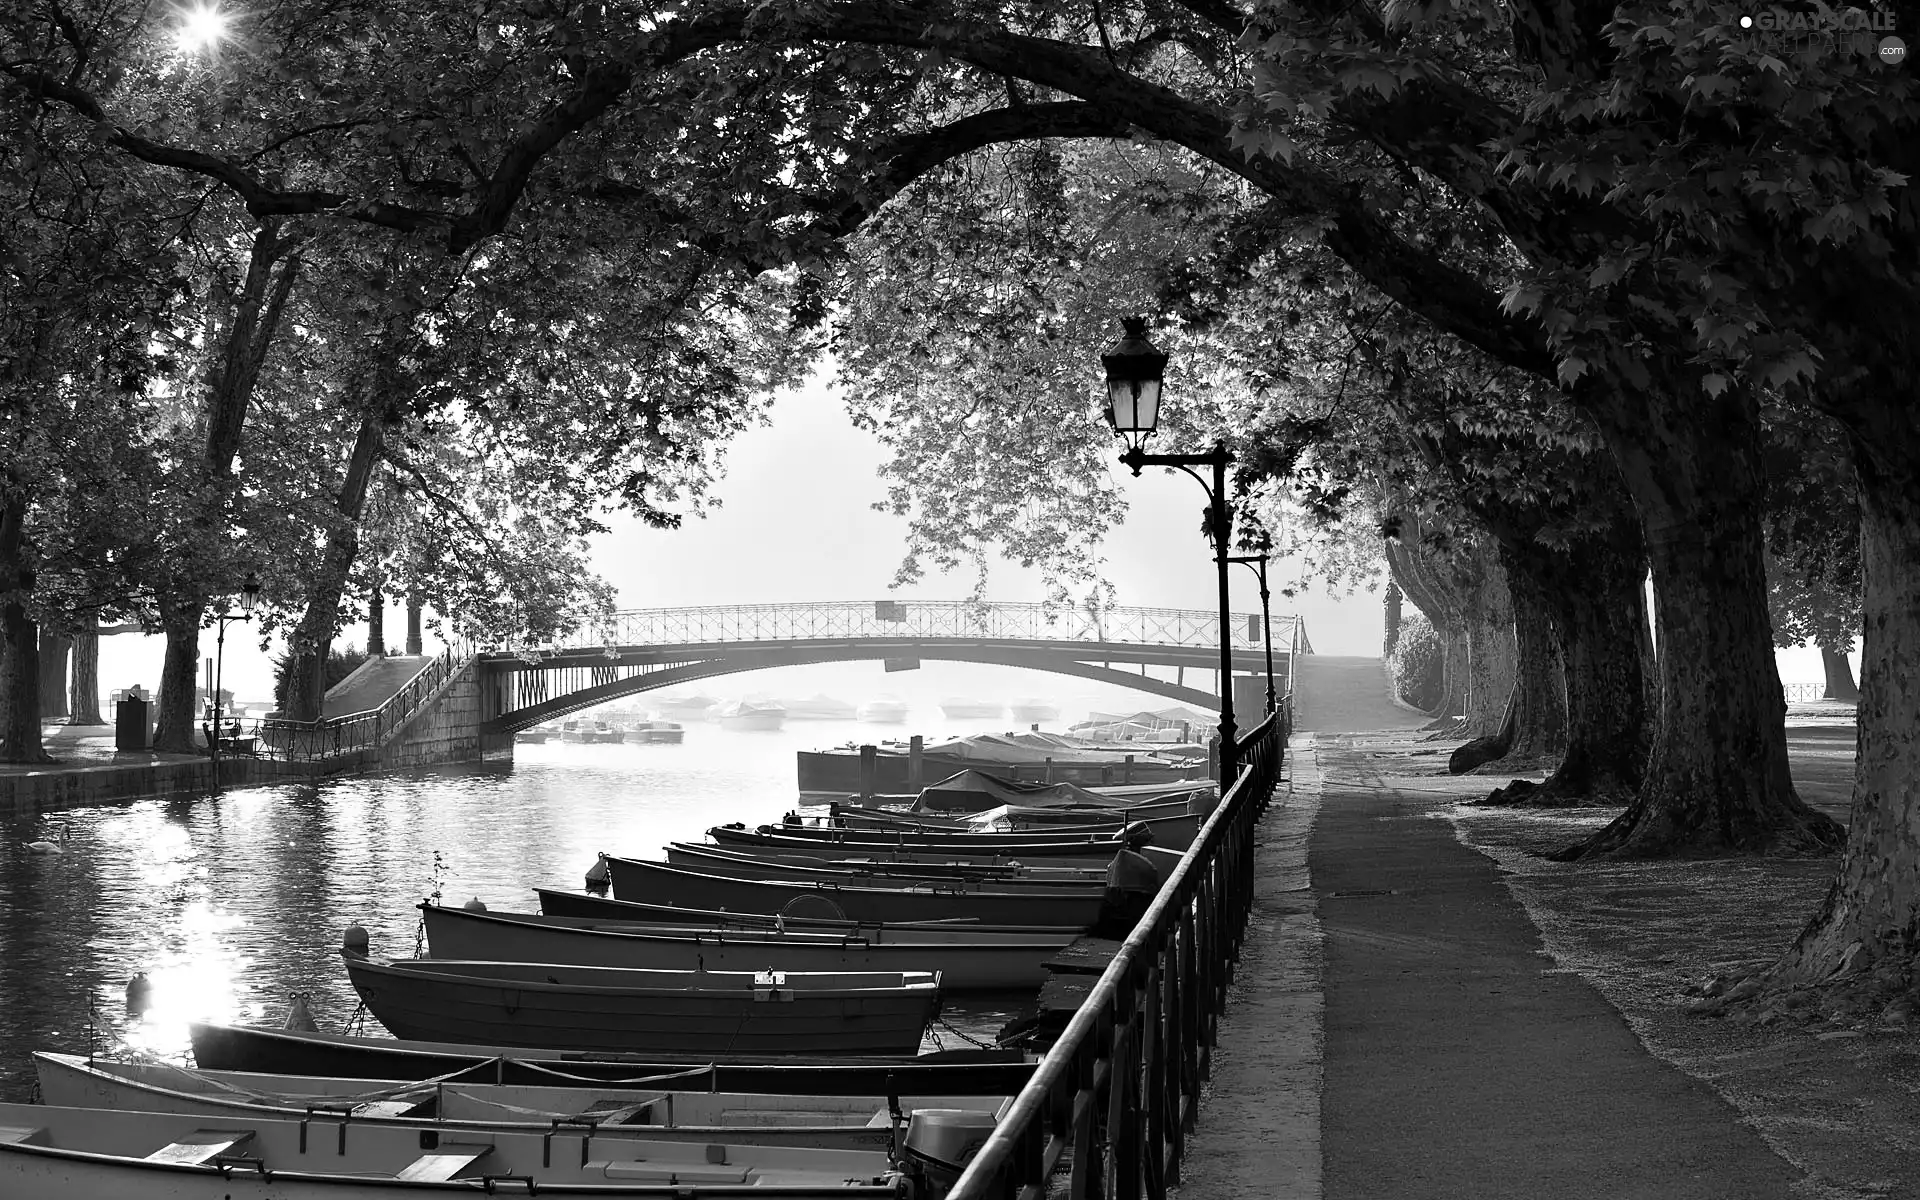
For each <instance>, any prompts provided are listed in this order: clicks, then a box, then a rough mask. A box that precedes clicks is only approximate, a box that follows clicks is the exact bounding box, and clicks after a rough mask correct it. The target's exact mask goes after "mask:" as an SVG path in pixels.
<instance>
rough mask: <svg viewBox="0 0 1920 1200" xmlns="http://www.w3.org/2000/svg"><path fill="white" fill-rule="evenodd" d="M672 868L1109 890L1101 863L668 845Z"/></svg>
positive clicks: (1012, 888) (739, 875)
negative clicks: (778, 853)
mask: <svg viewBox="0 0 1920 1200" xmlns="http://www.w3.org/2000/svg"><path fill="white" fill-rule="evenodd" d="M667 865H668V866H670V867H683V868H685V869H686V870H689V871H700V872H702V873H704V874H708V875H724V876H726V877H727V878H729V879H772V880H780V881H783V882H784V881H799V882H806V883H824V884H829V885H831V886H835V887H876V888H899V887H945V888H965V887H977V888H981V889H983V890H987V891H996V892H1017V893H1025V892H1030V891H1033V890H1035V889H1036V888H1038V889H1060V890H1065V891H1071V890H1073V889H1075V888H1081V887H1094V888H1103V887H1105V886H1106V873H1105V870H1104V868H1102V867H1101V866H1100V865H1099V864H1097V863H1096V864H1094V865H1093V866H1092V867H1090V868H1088V869H1086V870H1080V871H1073V870H1065V871H1063V870H1059V869H1055V870H1052V871H1048V872H1025V871H1016V870H1014V869H1010V868H1008V867H1005V866H1001V865H999V864H988V865H987V866H984V867H981V868H977V869H969V868H967V867H965V866H955V867H950V868H949V867H932V866H919V867H916V866H914V865H912V864H904V863H903V864H875V865H872V866H860V867H850V866H840V865H835V864H833V863H830V862H825V861H819V860H816V861H814V862H812V863H800V862H794V861H791V860H780V859H769V858H757V857H755V856H754V855H753V854H751V853H740V852H735V853H728V852H726V851H724V850H721V849H719V848H718V847H715V848H714V849H712V850H707V849H702V848H700V847H696V846H689V847H685V848H680V847H674V846H669V847H668V848H667Z"/></svg>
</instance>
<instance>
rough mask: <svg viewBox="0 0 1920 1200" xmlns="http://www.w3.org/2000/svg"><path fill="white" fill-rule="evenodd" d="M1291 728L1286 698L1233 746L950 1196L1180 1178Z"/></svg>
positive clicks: (1108, 1188)
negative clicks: (1199, 813) (1189, 837)
mask: <svg viewBox="0 0 1920 1200" xmlns="http://www.w3.org/2000/svg"><path fill="white" fill-rule="evenodd" d="M1289 732H1290V727H1289V725H1288V721H1287V708H1286V707H1284V706H1283V707H1282V708H1281V709H1280V711H1278V712H1275V713H1274V714H1272V715H1271V716H1269V717H1268V718H1267V719H1266V720H1265V721H1263V722H1262V723H1261V724H1260V726H1259V727H1258V728H1256V729H1255V730H1254V731H1253V732H1252V733H1251V734H1249V735H1248V736H1247V738H1246V739H1245V740H1244V741H1242V742H1241V743H1240V744H1241V747H1242V749H1241V761H1242V763H1243V764H1244V765H1243V769H1242V773H1241V775H1240V778H1239V779H1238V780H1237V781H1236V782H1235V783H1234V785H1233V787H1232V788H1231V789H1229V790H1228V792H1227V794H1226V796H1225V798H1224V799H1223V800H1222V801H1221V803H1220V804H1219V805H1218V806H1217V807H1216V808H1215V809H1214V811H1213V813H1212V814H1211V815H1210V816H1209V817H1208V818H1207V821H1206V823H1205V824H1204V825H1203V826H1201V829H1200V832H1199V834H1198V836H1196V837H1195V838H1194V841H1193V845H1192V846H1191V847H1190V848H1189V849H1188V850H1187V852H1186V854H1185V855H1183V856H1182V857H1181V859H1180V862H1179V864H1178V865H1177V866H1175V867H1174V869H1173V872H1172V873H1171V874H1170V875H1169V876H1168V878H1167V881H1166V883H1164V884H1163V885H1161V888H1160V894H1159V895H1158V896H1157V897H1156V898H1155V900H1154V902H1153V905H1152V906H1151V907H1150V908H1149V909H1148V910H1147V913H1146V915H1145V916H1144V917H1142V918H1141V919H1140V923H1139V924H1138V925H1136V926H1134V928H1133V932H1132V933H1130V934H1129V935H1128V936H1127V939H1126V941H1125V942H1123V943H1121V946H1120V950H1119V952H1118V953H1117V954H1115V955H1114V957H1113V961H1112V963H1110V964H1109V965H1108V967H1107V970H1106V973H1105V974H1103V975H1102V976H1101V977H1100V980H1099V982H1098V983H1096V984H1095V985H1094V987H1093V990H1092V991H1091V992H1090V993H1089V994H1088V996H1087V999H1086V1001H1085V1002H1084V1003H1082V1004H1081V1006H1080V1008H1079V1010H1078V1011H1076V1012H1075V1013H1074V1015H1073V1018H1072V1020H1070V1021H1068V1023H1067V1027H1066V1030H1065V1031H1064V1032H1063V1033H1062V1034H1061V1035H1060V1039H1059V1040H1058V1041H1057V1042H1055V1043H1054V1045H1053V1047H1052V1049H1050V1050H1048V1051H1047V1056H1046V1058H1045V1059H1044V1060H1042V1061H1041V1063H1040V1065H1039V1067H1038V1068H1037V1069H1035V1071H1034V1073H1033V1078H1032V1080H1031V1081H1030V1082H1029V1083H1028V1084H1027V1086H1026V1087H1025V1088H1023V1089H1022V1090H1021V1092H1020V1094H1019V1096H1017V1097H1015V1099H1014V1101H1013V1105H1012V1107H1011V1108H1010V1109H1009V1110H1008V1111H1007V1113H1006V1115H1005V1116H1003V1117H1002V1118H1001V1119H1000V1121H999V1123H998V1124H997V1125H996V1126H995V1128H994V1131H993V1133H992V1135H991V1136H990V1137H989V1138H988V1139H987V1141H986V1143H985V1144H984V1145H983V1146H982V1147H981V1149H980V1152H979V1153H978V1154H977V1155H975V1157H974V1158H973V1161H972V1162H971V1163H969V1164H968V1166H967V1168H966V1171H965V1172H964V1173H963V1174H962V1175H961V1177H960V1180H959V1182H958V1183H957V1184H956V1185H955V1186H954V1189H953V1191H952V1192H951V1193H950V1194H949V1200H986V1198H988V1197H993V1198H995V1200H1045V1197H1047V1196H1048V1195H1049V1194H1050V1193H1051V1192H1052V1190H1053V1187H1054V1185H1056V1184H1060V1183H1064V1190H1065V1194H1067V1195H1070V1196H1076V1197H1085V1196H1114V1197H1118V1198H1123V1200H1134V1198H1137V1197H1140V1196H1141V1195H1142V1194H1145V1195H1146V1196H1148V1197H1152V1198H1153V1200H1160V1198H1161V1197H1164V1196H1165V1195H1166V1189H1167V1187H1168V1186H1169V1185H1171V1184H1174V1183H1176V1182H1177V1181H1178V1179H1179V1170H1180V1161H1181V1158H1182V1156H1183V1154H1184V1152H1185V1147H1186V1135H1187V1134H1188V1133H1189V1132H1190V1131H1191V1130H1192V1128H1193V1125H1194V1119H1195V1115H1196V1113H1197V1110H1198V1106H1199V1102H1200V1089H1201V1086H1202V1084H1203V1083H1204V1082H1205V1080H1206V1079H1207V1077H1208V1075H1209V1074H1210V1073H1211V1068H1212V1055H1213V1048H1214V1043H1215V1034H1216V1031H1217V1025H1218V1020H1219V1016H1220V1013H1221V1011H1222V1010H1223V1009H1224V1008H1225V1007H1226V999H1227V984H1228V982H1229V981H1230V980H1231V978H1232V971H1233V964H1234V962H1235V961H1237V960H1238V958H1239V952H1240V945H1241V938H1242V936H1243V934H1244V933H1245V930H1246V924H1247V916H1248V913H1249V912H1250V911H1251V909H1252V906H1253V835H1254V825H1255V822H1256V821H1257V820H1258V818H1259V816H1260V813H1261V812H1262V811H1263V810H1264V809H1265V808H1266V805H1267V802H1268V800H1269V799H1270V798H1271V796H1272V794H1273V789H1274V785H1275V784H1276V783H1277V782H1278V781H1279V778H1280V772H1281V769H1282V765H1283V758H1284V755H1285V750H1286V739H1287V735H1288V733H1289ZM1057 1171H1064V1172H1065V1173H1066V1174H1067V1175H1068V1176H1069V1178H1068V1179H1066V1180H1064V1181H1062V1180H1057V1179H1056V1178H1055V1176H1056V1172H1057Z"/></svg>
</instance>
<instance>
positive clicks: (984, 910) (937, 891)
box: [606, 856, 1103, 929]
mask: <svg viewBox="0 0 1920 1200" xmlns="http://www.w3.org/2000/svg"><path fill="white" fill-rule="evenodd" d="M606 863H607V870H608V874H609V877H610V878H611V881H612V887H613V894H614V896H615V897H617V898H618V899H621V900H636V901H640V902H642V903H647V904H685V905H689V906H691V907H694V908H705V909H714V908H722V909H744V910H748V911H755V912H764V913H778V912H780V911H781V910H782V909H785V908H787V907H788V906H790V905H792V906H795V907H799V906H800V905H803V904H805V903H807V902H809V901H811V902H812V903H814V904H823V902H824V906H823V907H824V911H827V912H833V911H835V910H838V912H839V914H840V915H842V916H845V917H849V918H852V919H853V920H857V921H887V920H906V921H924V920H930V919H933V920H937V919H939V918H942V917H975V918H978V919H979V920H980V921H982V922H985V923H988V924H995V925H1021V924H1026V925H1047V926H1069V927H1074V928H1079V929H1085V928H1086V927H1088V926H1090V925H1092V924H1093V923H1094V922H1095V921H1096V920H1098V919H1099V917H1100V902H1101V898H1102V895H1103V892H1102V891H1101V890H1100V889H1097V888H1073V889H1066V888H1044V889H1043V888H1034V889H1031V890H1028V891H1022V892H1009V891H988V890H985V889H984V888H981V887H975V886H971V885H967V886H964V887H963V886H957V885H952V884H941V885H938V886H926V885H922V886H919V887H843V886H838V885H835V884H831V883H819V882H800V881H781V880H771V879H729V878H727V877H725V876H721V875H712V874H708V873H706V872H703V871H690V870H687V869H685V868H682V867H672V866H668V865H667V864H666V863H655V862H645V861H641V860H638V859H631V858H615V857H612V856H608V857H607V858H606Z"/></svg>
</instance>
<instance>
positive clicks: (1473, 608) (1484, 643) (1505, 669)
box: [1460, 540, 1519, 738]
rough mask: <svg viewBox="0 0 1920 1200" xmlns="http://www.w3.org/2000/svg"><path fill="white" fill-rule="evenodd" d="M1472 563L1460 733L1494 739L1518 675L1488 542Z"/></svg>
mask: <svg viewBox="0 0 1920 1200" xmlns="http://www.w3.org/2000/svg"><path fill="white" fill-rule="evenodd" d="M1473 563H1474V567H1475V572H1474V575H1473V584H1472V587H1471V590H1470V591H1469V592H1468V600H1467V604H1466V610H1467V679H1468V682H1467V695H1466V706H1465V708H1464V710H1463V711H1464V715H1465V717H1466V721H1465V723H1464V724H1463V725H1462V726H1461V728H1460V733H1461V734H1462V735H1464V736H1466V737H1469V738H1481V737H1494V736H1497V735H1498V734H1499V732H1500V729H1501V726H1502V725H1504V724H1505V721H1506V715H1507V703H1508V701H1509V700H1510V699H1511V698H1512V696H1513V684H1514V680H1515V678H1516V677H1517V676H1518V675H1519V655H1518V651H1517V649H1516V647H1515V645H1514V639H1513V599H1512V597H1511V595H1510V594H1509V592H1508V590H1507V577H1506V572H1505V571H1504V570H1502V569H1501V566H1500V554H1499V551H1498V549H1497V548H1496V547H1495V546H1494V544H1493V543H1492V542H1491V541H1490V540H1489V541H1484V542H1483V544H1481V545H1480V546H1478V547H1476V548H1475V549H1474V551H1473Z"/></svg>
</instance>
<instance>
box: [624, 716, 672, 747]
mask: <svg viewBox="0 0 1920 1200" xmlns="http://www.w3.org/2000/svg"><path fill="white" fill-rule="evenodd" d="M626 733H627V741H629V742H639V743H642V744H646V745H677V744H679V743H680V742H681V741H683V740H685V738H686V736H687V731H686V729H685V727H684V726H682V725H680V724H679V723H678V722H677V721H660V720H648V721H633V722H630V723H629V724H628V725H627V730H626Z"/></svg>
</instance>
